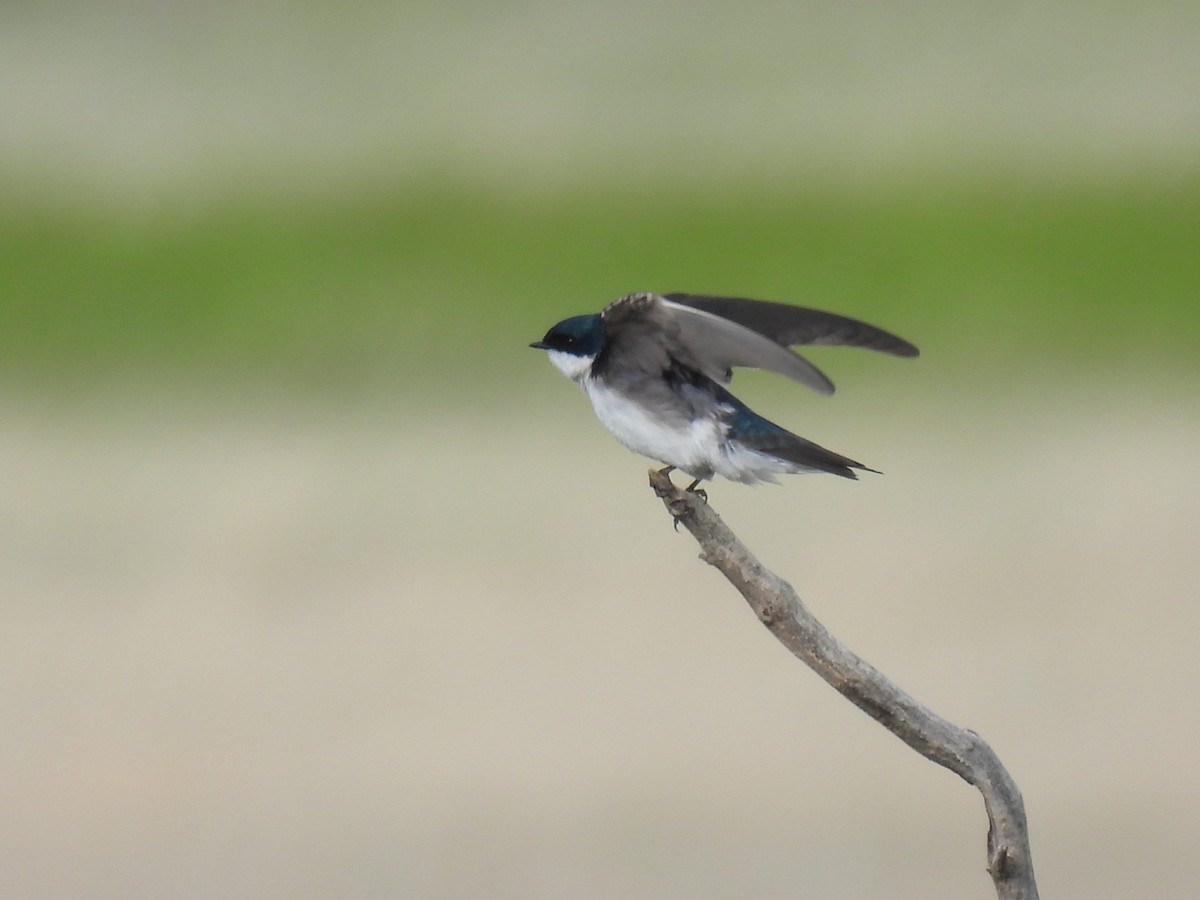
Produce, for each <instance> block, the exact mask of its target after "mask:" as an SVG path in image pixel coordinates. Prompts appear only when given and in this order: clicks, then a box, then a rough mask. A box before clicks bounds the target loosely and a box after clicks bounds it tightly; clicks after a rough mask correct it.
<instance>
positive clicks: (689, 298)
mask: <svg viewBox="0 0 1200 900" xmlns="http://www.w3.org/2000/svg"><path fill="white" fill-rule="evenodd" d="M663 298H664V299H665V300H667V301H668V302H669V303H673V304H675V305H677V306H684V307H688V308H690V309H694V310H698V311H700V312H706V313H710V314H711V315H714V316H719V317H721V318H722V319H727V320H729V321H731V322H736V323H737V324H739V325H741V326H743V327H745V328H749V329H750V330H751V331H755V332H757V333H758V334H761V335H763V336H764V337H767V338H770V339H771V340H772V341H774V342H775V343H777V344H780V345H782V346H784V347H799V346H804V345H809V346H812V345H818V344H825V345H836V346H844V347H861V348H863V349H865V350H875V351H877V352H879V353H889V354H891V355H893V356H917V355H918V354H919V353H920V351H919V350H917V348H916V347H915V346H914V345H913V344H910V343H909V342H908V341H906V340H904V339H903V338H901V337H897V336H896V335H894V334H891V333H890V332H887V331H884V330H883V329H882V328H876V327H875V326H874V325H868V324H867V323H866V322H860V321H859V320H857V319H851V318H849V317H848V316H839V315H837V314H835V313H828V312H822V311H821V310H818V309H808V308H806V307H803V306H789V305H787V304H784V303H772V302H769V301H766V300H746V299H744V298H741V297H712V296H707V295H704V294H683V293H675V294H664V295H663Z"/></svg>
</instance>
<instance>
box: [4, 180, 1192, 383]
mask: <svg viewBox="0 0 1200 900" xmlns="http://www.w3.org/2000/svg"><path fill="white" fill-rule="evenodd" d="M0 219H3V222H2V227H3V229H4V232H5V234H6V235H8V237H7V238H6V245H7V247H6V252H5V254H4V262H3V263H2V264H0V265H2V266H3V272H2V276H0V277H3V279H4V283H5V284H6V285H7V286H8V291H9V300H8V304H7V313H6V315H5V317H4V318H5V322H4V328H3V329H2V330H0V360H2V362H0V374H3V376H4V377H5V378H6V380H8V381H9V382H10V383H21V382H27V383H32V384H49V385H53V384H58V385H61V386H62V387H64V388H66V389H68V390H71V389H79V388H84V389H86V388H91V387H94V386H96V385H97V384H101V385H102V384H105V383H109V382H115V383H122V382H126V381H130V380H132V381H135V382H136V380H137V379H139V378H142V377H147V378H151V379H154V380H157V379H161V378H163V377H168V378H177V379H182V380H185V381H188V380H191V381H199V382H204V381H205V380H209V379H217V381H218V383H225V382H232V383H234V384H236V383H237V382H239V381H241V382H250V383H254V382H256V381H266V382H269V383H274V384H276V385H277V386H280V387H286V386H288V385H294V386H295V387H296V388H297V389H300V390H303V391H305V392H308V393H310V394H311V393H313V392H315V393H316V394H318V395H320V394H322V393H329V394H331V395H332V396H334V397H337V396H344V395H345V394H346V393H354V392H361V391H363V390H370V389H372V388H378V387H381V386H384V387H386V388H387V389H388V390H389V391H395V390H396V389H397V388H399V389H400V390H402V391H404V392H406V393H409V394H413V395H420V394H422V393H426V392H428V391H430V390H434V391H440V390H442V389H444V388H446V387H464V386H465V385H464V383H463V382H464V379H468V380H470V379H471V378H472V377H473V376H474V375H476V374H477V373H478V372H479V371H480V370H481V369H484V370H487V371H490V372H499V373H503V374H505V375H511V374H515V373H516V372H518V371H521V370H525V371H527V370H528V366H527V365H525V364H526V363H527V362H528V358H527V355H526V354H524V353H521V352H519V351H520V350H521V349H522V348H523V344H524V343H526V342H527V341H528V340H529V339H531V338H532V337H536V336H539V335H540V333H541V331H542V330H543V329H544V328H545V327H546V325H547V324H548V323H550V322H553V321H555V320H556V319H557V318H560V317H563V316H565V315H568V314H574V313H576V312H581V311H587V310H592V309H597V308H599V307H600V306H602V305H603V304H604V303H606V302H608V300H610V299H612V298H614V297H616V296H619V295H620V294H621V293H624V292H626V291H628V290H635V289H647V288H649V289H656V290H675V289H681V288H682V289H685V290H694V291H700V292H704V291H707V292H729V293H734V294H740V295H744V296H758V297H767V298H779V299H785V300H788V301H791V302H798V303H805V304H809V305H814V306H818V307H824V308H831V309H836V310H840V311H843V312H848V313H850V314H853V315H857V316H860V317H862V318H865V319H868V320H875V321H879V322H882V323H885V324H887V325H889V326H891V327H893V328H895V329H898V330H901V331H903V332H905V333H906V334H908V335H910V336H913V337H914V339H916V340H919V342H920V343H921V344H922V345H923V346H924V347H925V348H926V351H927V352H928V351H929V349H930V348H934V349H935V350H936V355H937V358H938V359H939V361H940V362H942V363H944V364H950V365H954V366H962V367H966V366H968V365H969V364H971V363H973V362H977V361H978V359H979V358H980V355H981V354H987V355H988V356H989V357H991V358H993V359H995V360H996V362H997V364H998V365H1000V366H1010V367H1014V368H1032V369H1034V370H1037V371H1042V372H1044V371H1046V370H1062V369H1063V368H1064V367H1066V368H1068V369H1070V368H1073V367H1076V366H1083V367H1084V368H1110V367H1116V368H1118V369H1121V368H1128V369H1130V370H1137V369H1141V370H1142V371H1141V374H1144V375H1152V374H1154V372H1156V371H1158V372H1162V371H1164V370H1166V371H1173V372H1177V373H1178V372H1181V371H1182V372H1186V373H1188V374H1187V375H1186V376H1185V378H1186V379H1188V380H1191V379H1193V378H1194V377H1195V375H1196V374H1197V373H1200V358H1198V357H1197V356H1196V354H1195V352H1194V349H1195V346H1196V343H1197V340H1198V339H1200V304H1197V303H1196V302H1195V286H1196V285H1197V284H1200V254H1198V253H1196V252H1195V249H1196V246H1195V235H1196V234H1198V233H1200V182H1185V183H1182V184H1170V185H1162V184H1152V185H1148V186H1147V185H1137V184H1123V185H1118V186H1115V187H1108V186H1095V185H1093V186H1082V187H1081V186H1075V187H1058V188H1053V187H1051V188H1046V187H1037V186H1030V185H1004V184H992V185H984V186H979V185H976V186H963V187H959V188H957V189H955V188H951V187H946V186H941V185H937V184H935V183H930V184H920V185H909V186H907V187H905V188H902V189H898V190H892V191H883V192H880V191H876V192H871V193H855V192H853V191H851V190H848V189H842V190H840V191H836V190H835V191H826V192H806V191H804V190H803V189H802V188H799V187H797V188H795V189H793V190H792V191H790V192H789V191H776V192H774V193H770V192H768V191H766V190H765V189H763V188H761V187H758V188H746V189H744V190H733V189H728V188H726V189H725V190H714V191H710V192H707V193H705V192H701V191H692V192H686V191H679V190H676V191H661V192H653V193H650V194H644V193H643V194H621V193H614V192H601V191H591V192H587V191H584V192H575V193H571V192H562V193H557V194H554V195H553V196H541V197H533V198H529V197H525V196H521V195H519V194H513V193H508V194H505V193H502V192H498V191H494V190H493V191H488V190H487V189H480V190H477V191H469V190H467V189H465V188H463V187H462V186H461V185H455V184H453V183H450V184H445V183H438V182H436V181H431V182H430V183H427V184H424V185H422V186H421V187H420V188H408V189H402V188H393V189H391V190H383V191H372V192H368V191H365V190H364V191H360V192H357V193H353V192H348V193H347V195H346V196H343V197H341V198H339V199H338V201H337V202H336V203H333V204H330V203H315V202H305V201H304V200H302V199H300V200H290V201H287V200H277V201H276V202H274V203H271V202H268V201H266V200H263V201H261V202H254V201H253V200H251V201H246V200H236V199H231V200H229V202H227V203H222V204H214V205H212V206H209V207H206V208H203V209H198V210H191V211H189V210H186V209H185V210H182V211H181V210H173V211H171V212H169V213H166V212H164V213H161V214H158V215H154V214H150V215H146V216H142V217H134V216H128V215H125V216H123V215H121V214H119V213H116V212H113V211H111V210H110V211H108V212H105V211H103V210H91V211H89V210H86V209H73V210H66V211H63V210H54V211H51V210H48V209H37V208H30V207H29V206H27V205H22V204H20V203H10V204H6V205H5V207H4V212H3V213H0ZM1005 360H1007V362H1006V361H1005Z"/></svg>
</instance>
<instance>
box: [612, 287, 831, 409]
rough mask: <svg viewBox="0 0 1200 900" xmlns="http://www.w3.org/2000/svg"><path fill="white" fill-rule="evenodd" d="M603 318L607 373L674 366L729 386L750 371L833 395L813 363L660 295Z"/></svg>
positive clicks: (626, 302) (621, 305) (635, 297)
mask: <svg viewBox="0 0 1200 900" xmlns="http://www.w3.org/2000/svg"><path fill="white" fill-rule="evenodd" d="M602 316H603V321H604V330H605V334H606V335H607V345H606V347H605V351H604V352H603V353H601V355H600V357H599V358H597V360H596V364H597V365H599V366H600V368H601V369H602V370H606V371H608V372H614V371H618V370H625V371H636V372H640V373H644V374H655V373H659V372H662V371H664V370H665V369H666V368H667V366H668V365H669V364H670V362H671V361H675V362H678V363H680V364H682V365H684V366H687V367H689V368H692V369H694V370H695V371H697V372H701V373H703V374H704V375H706V376H707V377H709V378H711V379H712V380H713V381H716V382H718V383H721V384H727V383H728V382H729V379H730V377H731V375H732V369H733V368H734V367H745V368H754V369H766V370H768V371H772V372H777V373H779V374H780V375H786V376H787V377H788V378H792V379H794V380H795V381H798V382H800V383H801V384H805V385H808V386H809V387H811V388H812V389H813V390H816V391H818V392H820V393H823V394H828V393H832V392H833V384H832V383H831V382H830V381H829V379H828V378H826V377H825V375H824V374H822V373H821V371H820V370H818V369H817V368H816V367H815V366H813V365H812V363H810V362H809V361H808V360H806V359H804V358H803V357H801V356H798V355H797V354H795V353H792V352H791V351H790V350H788V349H787V348H786V347H784V346H783V345H781V344H779V343H778V342H776V341H774V340H771V339H770V338H769V337H768V336H765V335H763V334H760V333H759V332H756V331H754V330H753V329H750V328H747V327H746V326H744V325H741V324H739V323H738V322H735V321H732V320H729V319H726V318H722V317H721V316H719V315H716V314H714V313H710V312H708V311H706V310H699V309H694V308H692V307H688V306H683V305H679V304H676V303H672V302H670V301H664V300H663V298H661V297H659V296H657V295H655V294H630V295H628V296H625V297H622V298H621V299H619V300H616V301H614V302H613V303H610V304H609V305H608V306H607V307H606V308H605V310H604V312H603V313H602ZM618 360H619V366H618V365H617V362H618Z"/></svg>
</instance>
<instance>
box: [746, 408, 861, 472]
mask: <svg viewBox="0 0 1200 900" xmlns="http://www.w3.org/2000/svg"><path fill="white" fill-rule="evenodd" d="M729 436H730V437H731V438H733V439H734V440H736V441H738V442H739V443H740V444H742V445H743V446H746V447H749V448H750V449H752V450H758V451H760V452H762V453H768V454H770V455H771V456H774V457H777V458H778V459H782V460H784V461H786V462H790V463H793V464H794V465H796V466H799V467H801V468H803V469H809V470H812V471H817V472H828V473H830V474H831V475H840V476H841V477H842V478H853V479H857V478H858V475H856V474H855V471H854V470H855V469H858V470H859V471H862V472H874V473H875V474H877V475H879V474H882V473H881V472H879V471H878V470H877V469H872V468H871V467H870V466H864V465H863V464H862V463H860V462H857V461H856V460H853V459H850V457H848V456H842V455H841V454H840V453H834V452H833V451H832V450H826V449H825V448H824V447H822V446H821V445H820V444H816V443H813V442H812V441H810V440H808V439H807V438H802V437H800V436H799V435H796V434H792V433H791V432H790V431H788V430H787V429H786V428H782V427H780V426H779V425H776V424H775V423H774V422H771V421H768V420H767V419H764V418H763V417H762V416H760V415H759V414H758V413H756V412H753V411H752V410H750V409H749V408H747V407H746V406H744V405H742V404H741V403H738V405H737V408H736V411H735V413H734V417H733V422H732V423H731V424H730V429H729Z"/></svg>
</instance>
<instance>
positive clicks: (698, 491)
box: [684, 478, 708, 503]
mask: <svg viewBox="0 0 1200 900" xmlns="http://www.w3.org/2000/svg"><path fill="white" fill-rule="evenodd" d="M699 485H700V479H699V478H697V479H696V480H695V481H693V482H692V483H691V484H689V485H688V486H687V487H686V488H684V490H685V491H687V492H688V493H689V494H695V495H696V496H697V497H699V498H700V499H701V500H703V501H704V502H705V503H707V502H708V491H706V490H704V488H702V487H700V486H699Z"/></svg>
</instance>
